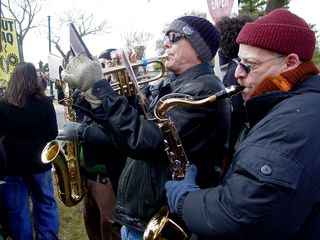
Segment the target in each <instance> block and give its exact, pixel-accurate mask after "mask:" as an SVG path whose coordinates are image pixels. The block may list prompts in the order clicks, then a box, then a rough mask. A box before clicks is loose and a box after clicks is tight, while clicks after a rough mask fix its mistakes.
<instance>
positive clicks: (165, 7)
mask: <svg viewBox="0 0 320 240" xmlns="http://www.w3.org/2000/svg"><path fill="white" fill-rule="evenodd" d="M88 3H90V6H88ZM317 3H318V0H304V1H302V0H291V4H290V10H291V11H292V12H294V13H296V14H297V15H299V16H301V17H303V18H304V19H305V20H306V21H307V22H309V23H313V24H317V29H318V30H319V31H320V17H319V13H318V12H319V9H318V8H317ZM72 8H75V9H77V10H79V11H80V10H82V11H87V12H88V13H91V12H92V13H94V16H95V21H96V22H101V21H102V20H103V19H105V20H106V21H107V25H108V26H109V28H108V32H110V33H107V34H103V35H93V36H87V37H84V39H83V40H84V42H85V43H86V44H87V46H88V48H89V50H90V52H91V53H92V54H93V55H98V54H99V53H100V52H102V51H103V50H105V49H107V48H113V47H116V48H117V47H122V46H123V44H124V42H123V41H122V39H121V34H120V33H121V32H122V33H124V32H132V31H139V32H150V33H152V34H153V36H154V38H153V40H151V41H150V43H152V44H150V46H148V48H147V57H149V58H151V57H155V56H154V55H152V56H150V54H155V51H154V50H155V47H154V42H155V41H156V40H157V39H160V38H162V35H161V31H162V30H163V29H164V26H165V24H167V23H170V22H171V21H172V20H174V19H175V18H176V17H179V16H181V15H183V14H184V13H186V12H189V13H190V12H191V11H193V10H196V11H200V12H206V13H207V18H208V19H209V20H212V19H211V16H210V14H209V11H208V7H207V1H206V0H149V2H148V0H134V1H133V0H90V1H87V0H68V1H66V0H55V1H51V0H47V4H45V5H44V6H43V8H42V11H41V14H39V16H38V21H41V22H42V23H43V24H44V25H47V22H48V17H47V16H51V29H52V31H54V33H53V34H59V36H60V37H61V43H62V46H63V49H64V50H65V51H67V50H68V43H69V32H68V27H67V26H64V27H62V28H61V29H57V20H58V18H59V16H61V15H62V13H63V12H64V11H66V10H70V9H72ZM42 32H43V33H42V34H40V33H39V31H36V30H35V31H32V32H29V33H28V35H27V37H26V38H25V41H24V55H25V61H29V62H33V63H34V64H38V62H39V60H41V61H42V62H47V59H48V53H49V43H48V37H47V28H46V27H44V29H43V31H42ZM44 32H46V33H44ZM52 52H53V53H57V52H56V50H55V49H54V46H53V45H52Z"/></svg>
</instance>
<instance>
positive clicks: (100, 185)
mask: <svg viewBox="0 0 320 240" xmlns="http://www.w3.org/2000/svg"><path fill="white" fill-rule="evenodd" d="M75 95H76V96H77V98H76V99H75V105H74V107H75V109H77V112H76V113H77V116H78V121H80V122H81V123H69V124H68V125H69V127H68V125H67V126H65V128H64V130H65V131H66V135H71V136H73V137H75V138H76V139H77V141H78V143H79V144H80V146H81V149H82V151H81V154H80V155H81V157H80V158H81V164H82V168H83V178H84V184H85V187H86V189H87V193H86V194H85V196H84V198H83V206H84V213H83V216H84V223H85V228H86V232H87V235H88V237H89V239H102V240H112V239H113V240H114V239H120V226H119V224H117V223H115V222H114V221H113V219H112V213H113V211H114V206H115V199H116V198H115V192H116V191H117V186H118V179H119V175H120V172H121V170H122V168H123V166H124V161H125V159H126V156H125V155H124V154H123V153H122V152H120V151H119V150H117V149H116V148H115V147H114V146H113V144H112V141H111V139H110V137H109V135H106V134H104V133H103V132H102V131H101V129H100V128H99V125H98V124H97V123H95V122H94V121H93V120H91V119H90V118H89V117H87V116H85V115H84V114H85V113H86V112H87V111H90V110H92V109H91V105H90V103H89V102H87V101H86V100H85V99H84V98H83V97H82V95H81V94H77V93H75ZM93 112H94V113H95V114H96V115H97V116H100V115H101V114H103V110H102V109H101V107H100V108H95V109H94V110H93ZM75 130H76V131H75ZM68 132H69V133H68Z"/></svg>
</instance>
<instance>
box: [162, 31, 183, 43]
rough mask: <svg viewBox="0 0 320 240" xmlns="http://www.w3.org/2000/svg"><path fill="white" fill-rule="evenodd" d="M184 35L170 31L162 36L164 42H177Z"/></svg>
mask: <svg viewBox="0 0 320 240" xmlns="http://www.w3.org/2000/svg"><path fill="white" fill-rule="evenodd" d="M184 37H185V36H184V35H182V34H181V33H176V32H170V33H168V35H166V36H165V37H164V42H167V41H169V42H171V43H176V42H179V41H180V40H181V39H182V38H184Z"/></svg>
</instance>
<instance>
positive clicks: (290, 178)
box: [165, 9, 320, 240]
mask: <svg viewBox="0 0 320 240" xmlns="http://www.w3.org/2000/svg"><path fill="white" fill-rule="evenodd" d="M236 41H237V43H238V44H240V48H239V53H238V56H239V60H238V62H237V64H238V65H237V68H236V71H235V76H236V78H237V79H238V82H239V84H240V85H242V86H243V87H244V90H243V92H242V97H243V99H244V102H245V107H246V111H247V113H248V122H247V123H246V128H244V129H243V131H242V133H241V135H240V136H239V139H238V142H237V144H236V149H235V154H234V157H233V160H232V165H231V167H230V169H229V171H228V172H227V173H226V176H225V177H224V179H223V180H222V182H221V183H220V184H219V185H218V186H216V187H213V188H207V189H201V190H200V189H199V186H198V185H197V183H196V182H195V178H196V176H197V167H196V166H194V165H191V166H190V168H189V170H188V172H187V176H186V177H185V179H184V180H182V181H168V182H167V183H166V185H165V187H166V191H167V198H168V204H169V206H170V209H171V212H174V213H177V214H178V215H179V216H180V217H181V218H182V219H183V221H184V222H185V223H186V225H187V226H188V228H189V229H190V230H191V231H192V232H193V233H195V234H197V235H198V236H199V235H200V236H202V237H205V238H207V239H235V240H236V239H250V240H252V239H259V240H267V239H268V240H269V239H274V240H282V239H294V240H302V239H308V240H313V239H314V240H315V239H319V237H320V214H319V213H320V212H319V209H320V189H319V186H320V176H319V169H320V151H319V147H320V135H319V130H318V129H319V125H320V112H319V107H318V106H319V102H320V76H319V75H318V74H319V70H318V69H317V67H316V66H315V64H314V63H313V61H312V56H313V54H314V51H315V46H316V38H315V33H314V32H313V31H312V30H311V28H310V26H309V25H308V24H307V23H306V22H305V20H303V19H302V18H300V17H299V16H297V15H295V14H293V13H291V12H290V11H289V10H286V9H276V10H274V11H272V12H270V13H269V14H267V15H266V16H263V17H261V18H259V19H257V20H256V21H254V22H251V23H247V24H246V25H245V26H244V27H243V28H242V30H241V31H240V33H239V35H238V36H237V40H236Z"/></svg>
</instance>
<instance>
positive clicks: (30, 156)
mask: <svg viewBox="0 0 320 240" xmlns="http://www.w3.org/2000/svg"><path fill="white" fill-rule="evenodd" d="M57 134H58V127H57V120H56V113H55V110H54V107H53V105H52V100H51V99H50V98H49V97H45V98H44V99H43V100H42V101H38V100H37V99H35V98H34V97H29V99H28V102H27V104H26V106H25V107H24V108H19V107H15V106H13V105H8V104H6V103H4V102H0V136H5V137H4V139H3V146H4V148H5V152H6V160H7V161H6V174H7V175H20V174H25V173H37V172H41V171H45V170H49V169H51V164H44V163H42V162H41V159H40V156H41V152H42V150H43V148H44V147H45V145H46V143H47V142H49V141H51V140H53V139H55V137H56V136H57Z"/></svg>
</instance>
